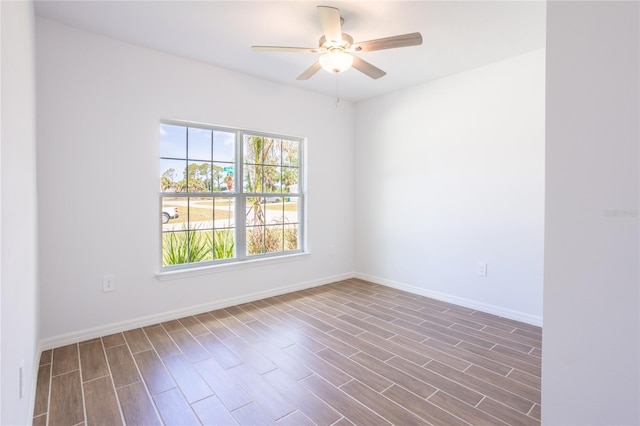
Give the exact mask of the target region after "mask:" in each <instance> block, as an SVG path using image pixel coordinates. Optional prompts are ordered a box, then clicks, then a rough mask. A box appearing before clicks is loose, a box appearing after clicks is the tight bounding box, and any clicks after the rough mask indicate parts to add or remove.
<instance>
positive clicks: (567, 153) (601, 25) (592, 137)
mask: <svg viewBox="0 0 640 426" xmlns="http://www.w3.org/2000/svg"><path fill="white" fill-rule="evenodd" d="M639 23H640V7H639V3H638V2H609V1H607V2H591V1H585V2H549V5H548V9H547V45H548V46H547V136H546V139H547V147H546V150H547V157H546V178H547V179H546V180H547V182H546V212H545V221H546V225H545V227H546V228H545V277H544V331H543V339H542V340H543V344H542V346H543V348H544V355H543V360H542V421H543V424H546V425H585V424H589V425H614V424H619V425H623V424H624V425H637V424H640V371H639V368H640V291H639V287H640V276H639V271H638V267H639V262H638V260H639V258H640V251H639V234H638V232H639V229H640V227H639V224H638V222H639V220H638V208H639V207H640V206H639V190H640V174H639V166H638V164H639V154H640V150H639V146H638V144H639V137H640V133H639V126H640V99H639V95H640V84H639V78H640V67H639V64H640V31H639Z"/></svg>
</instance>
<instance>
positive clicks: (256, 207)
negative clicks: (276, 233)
mask: <svg viewBox="0 0 640 426" xmlns="http://www.w3.org/2000/svg"><path fill="white" fill-rule="evenodd" d="M264 204H265V202H264V198H260V197H247V198H246V204H245V207H246V212H245V217H246V224H247V226H261V225H264V209H265V205H264Z"/></svg>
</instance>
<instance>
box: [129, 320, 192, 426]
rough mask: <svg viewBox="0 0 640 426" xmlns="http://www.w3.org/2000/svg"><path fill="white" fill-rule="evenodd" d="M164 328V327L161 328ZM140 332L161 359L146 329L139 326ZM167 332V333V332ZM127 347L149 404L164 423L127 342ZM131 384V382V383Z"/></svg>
mask: <svg viewBox="0 0 640 426" xmlns="http://www.w3.org/2000/svg"><path fill="white" fill-rule="evenodd" d="M163 329H164V328H163ZM141 330H142V332H143V333H144V335H145V337H146V338H147V340H148V341H149V343H150V344H151V349H150V350H153V351H154V352H155V353H156V356H157V357H158V358H160V359H162V358H161V357H160V354H159V353H158V351H157V350H156V347H155V345H154V344H153V342H152V341H151V339H150V338H149V336H148V335H147V331H146V330H145V329H144V328H141ZM167 334H169V333H167ZM127 349H128V350H129V355H131V359H132V361H133V365H135V367H136V371H137V372H138V376H139V377H140V382H142V385H143V386H144V390H145V392H146V393H147V396H148V397H149V400H150V401H151V404H152V406H153V410H154V411H155V413H156V416H157V418H158V419H159V420H160V422H161V423H162V424H164V423H165V421H164V419H163V418H162V415H161V414H160V410H159V409H158V406H157V405H156V400H155V399H154V398H153V395H151V390H149V386H148V385H147V382H146V380H145V379H144V376H143V375H142V371H141V370H140V366H139V365H138V362H137V361H136V358H135V356H134V355H133V352H132V351H131V347H130V346H129V344H127ZM178 349H180V348H178ZM138 353H140V352H138ZM132 384H133V383H132ZM118 401H120V397H118Z"/></svg>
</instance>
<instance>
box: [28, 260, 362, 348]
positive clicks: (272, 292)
mask: <svg viewBox="0 0 640 426" xmlns="http://www.w3.org/2000/svg"><path fill="white" fill-rule="evenodd" d="M355 276H356V274H355V273H353V272H350V273H346V274H340V275H333V276H330V277H326V278H321V279H318V280H313V281H307V282H303V283H298V284H293V285H288V286H282V287H278V288H274V289H269V290H264V291H258V292H255V293H251V294H246V295H242V296H238V297H231V298H228V299H223V300H218V301H216V302H212V303H205V304H202V305H197V306H191V307H189V308H184V309H177V310H174V311H169V312H163V313H160V314H155V315H148V316H145V317H140V318H135V319H132V320H127V321H121V322H117V323H111V324H107V325H103V326H98V327H93V328H89V329H85V330H80V331H75V332H73V333H67V334H62V335H59V336H54V337H49V338H47V339H43V340H41V341H40V343H39V345H38V346H39V349H40V351H39V353H38V359H40V355H41V354H42V351H45V350H47V349H53V348H58V347H60V346H65V345H70V344H72V343H78V342H82V341H85V340H89V339H94V338H96V337H102V336H108V335H109V334H114V333H120V332H123V331H127V330H131V329H134V328H140V327H145V326H148V325H152V324H158V323H160V322H164V321H171V320H174V319H178V318H183V317H186V316H190V315H197V314H201V313H203V312H209V311H214V310H216V309H221V308H226V307H229V306H235V305H240V304H242V303H248V302H253V301H255V300H260V299H265V298H267V297H273V296H279V295H281V294H285V293H291V292H294V291H298V290H305V289H307V288H312V287H318V286H321V285H324V284H331V283H334V282H336V281H342V280H346V279H349V278H353V277H355Z"/></svg>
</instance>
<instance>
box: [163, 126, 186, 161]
mask: <svg viewBox="0 0 640 426" xmlns="http://www.w3.org/2000/svg"><path fill="white" fill-rule="evenodd" d="M160 157H163V158H187V129H186V128H185V127H183V126H174V125H171V124H161V125H160Z"/></svg>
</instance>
